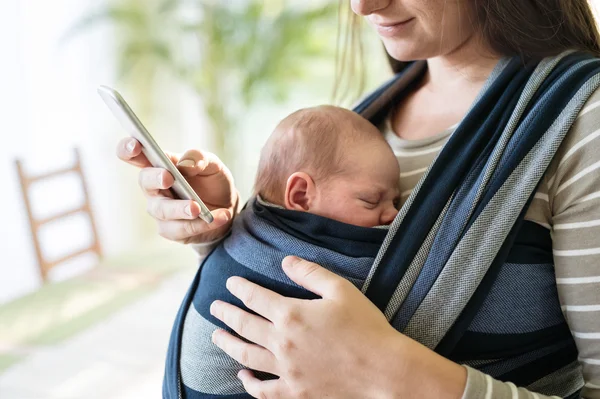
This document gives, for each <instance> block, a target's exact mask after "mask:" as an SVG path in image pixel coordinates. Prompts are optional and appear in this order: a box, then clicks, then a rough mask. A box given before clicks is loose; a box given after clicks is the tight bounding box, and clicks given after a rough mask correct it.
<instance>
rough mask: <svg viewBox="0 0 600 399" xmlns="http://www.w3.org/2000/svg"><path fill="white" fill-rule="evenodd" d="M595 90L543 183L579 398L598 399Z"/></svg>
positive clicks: (599, 154)
mask: <svg viewBox="0 0 600 399" xmlns="http://www.w3.org/2000/svg"><path fill="white" fill-rule="evenodd" d="M599 104H600V91H596V92H595V93H594V94H593V95H592V96H591V97H590V99H589V100H588V102H587V103H586V105H584V107H583V111H582V112H581V113H580V115H579V117H578V119H577V121H576V122H575V124H574V125H573V127H572V128H571V130H570V131H569V133H568V134H567V136H566V138H565V140H564V142H563V144H562V145H561V148H560V149H559V153H558V156H557V157H556V159H555V160H554V161H553V162H552V165H551V166H550V168H549V170H548V173H547V178H546V180H545V182H544V183H545V185H546V188H547V190H548V191H547V192H548V201H547V203H546V205H547V207H548V211H549V213H550V215H551V225H552V247H553V252H554V265H555V273H556V283H557V287H558V294H559V298H560V301H561V306H562V309H563V313H564V315H565V318H566V320H567V323H568V324H569V328H570V330H571V334H572V335H573V338H574V339H575V343H576V345H577V349H578V351H579V363H580V365H581V369H582V374H583V379H584V381H585V386H584V387H583V390H582V394H581V396H582V397H585V398H600V131H599V130H598V128H599V127H600V108H599V107H598V105H599Z"/></svg>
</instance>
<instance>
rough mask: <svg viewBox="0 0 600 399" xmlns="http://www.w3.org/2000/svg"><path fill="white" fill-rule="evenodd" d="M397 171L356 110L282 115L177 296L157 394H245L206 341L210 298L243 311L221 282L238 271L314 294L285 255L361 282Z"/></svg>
mask: <svg viewBox="0 0 600 399" xmlns="http://www.w3.org/2000/svg"><path fill="white" fill-rule="evenodd" d="M399 175H400V171H399V167H398V162H397V160H396V158H395V156H394V154H393V152H392V150H391V148H390V147H389V146H388V144H387V143H386V142H385V140H384V138H383V135H382V134H381V133H380V132H379V131H378V130H377V129H376V128H375V126H373V125H372V124H371V123H369V122H368V121H367V120H365V119H363V118H362V117H361V116H359V115H358V114H356V113H354V112H351V111H349V110H345V109H342V108H337V107H332V106H320V107H316V108H308V109H303V110H300V111H297V112H295V113H293V114H291V115H290V116H288V117H287V118H285V119H284V120H283V121H282V122H281V123H280V124H279V125H278V126H277V127H276V129H275V131H274V132H273V134H272V135H271V137H270V138H269V140H268V141H267V143H266V145H265V146H264V148H263V150H262V153H261V158H260V164H259V170H258V175H257V178H256V182H255V191H256V194H257V195H256V198H255V199H253V200H251V201H250V202H249V204H248V205H247V207H246V208H245V209H244V210H243V211H242V212H241V213H240V215H239V216H238V217H237V218H236V220H235V222H234V225H233V228H232V231H231V234H230V235H229V236H228V237H227V238H226V239H225V240H224V241H223V242H222V243H221V244H219V245H218V246H217V248H215V250H213V252H212V253H211V254H210V255H209V256H208V257H207V258H206V259H205V260H204V262H203V263H202V265H201V267H200V270H199V271H198V274H197V275H196V278H195V280H194V282H193V283H192V286H191V288H190V290H189V291H188V294H187V296H186V298H185V299H184V301H183V304H182V306H181V308H180V311H179V315H178V316H177V319H176V321H175V326H174V328H173V332H172V335H171V342H170V345H169V352H168V355H167V365H166V369H165V382H164V386H163V396H164V397H166V398H176V397H183V398H187V399H190V398H216V397H223V398H250V395H248V394H246V393H245V390H244V388H243V386H242V384H241V383H240V381H239V380H238V378H237V377H236V375H237V373H238V371H240V370H241V369H242V368H243V367H242V366H241V365H240V364H239V363H237V362H236V361H234V360H232V359H231V358H229V357H228V356H227V355H226V354H225V353H223V352H222V351H221V350H220V349H219V348H218V347H216V346H215V345H214V344H213V343H212V342H211V336H212V333H213V331H215V330H216V329H218V328H225V329H227V330H229V329H228V328H227V327H226V326H225V325H224V324H223V323H221V322H220V321H219V320H218V319H216V318H214V317H213V316H212V315H211V314H210V311H209V309H210V304H211V303H212V302H213V301H214V300H216V299H220V300H223V301H226V302H229V303H233V304H235V305H237V306H239V307H241V308H243V309H246V308H245V307H244V305H243V304H242V303H241V302H240V301H239V300H238V299H237V298H235V297H233V296H232V295H231V294H230V293H229V292H228V291H227V289H226V288H225V282H226V280H227V279H228V278H229V277H231V276H242V277H244V278H246V279H248V280H250V281H253V282H255V283H258V284H260V285H262V286H263V287H266V288H268V289H271V290H273V291H276V292H278V293H280V294H283V295H286V296H289V297H296V298H304V299H314V298H317V296H316V295H315V294H313V293H311V292H308V291H306V290H304V289H303V288H301V287H299V286H298V285H296V284H295V283H293V282H292V281H291V280H290V279H289V278H288V277H287V276H286V275H285V274H284V273H283V271H282V269H281V261H282V260H283V258H284V257H285V256H287V255H296V256H299V257H302V258H304V259H307V260H309V261H312V262H315V263H318V264H320V265H322V266H323V267H325V268H327V269H329V270H331V271H333V272H335V273H337V274H339V275H340V276H342V277H344V278H346V279H348V280H349V281H351V282H352V283H353V284H355V285H356V286H357V287H360V286H361V285H362V284H363V283H364V281H365V279H366V277H367V275H368V273H369V270H370V268H371V265H372V263H373V260H374V259H375V257H376V255H377V252H378V251H379V248H380V246H381V244H382V242H383V240H384V238H385V235H386V233H387V226H386V225H388V224H390V223H391V222H392V221H393V220H394V218H395V216H396V214H397V213H398V211H397V209H396V207H397V201H398V199H399V188H398V180H399ZM246 310H247V309H246ZM229 331H230V332H231V330H229ZM256 374H257V375H258V376H259V377H260V378H263V379H267V378H272V376H269V375H267V374H265V373H256Z"/></svg>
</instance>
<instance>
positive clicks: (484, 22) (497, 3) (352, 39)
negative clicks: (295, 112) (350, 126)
mask: <svg viewBox="0 0 600 399" xmlns="http://www.w3.org/2000/svg"><path fill="white" fill-rule="evenodd" d="M467 1H470V2H471V5H472V7H473V12H472V14H471V15H473V16H475V18H472V23H473V24H474V26H475V29H476V30H478V31H479V32H480V33H481V38H482V40H484V41H485V44H486V45H487V46H488V47H489V48H490V49H492V50H494V51H495V52H496V53H498V54H502V55H504V56H518V57H521V58H522V59H523V60H524V61H526V60H531V59H541V58H543V57H547V56H552V55H557V54H559V53H561V52H563V51H565V50H570V49H573V50H579V51H584V52H588V53H591V54H593V55H595V56H600V33H599V32H598V27H597V24H596V20H595V18H594V13H593V11H592V7H591V5H590V2H589V0H467ZM347 3H348V0H340V14H342V13H347V14H346V23H344V24H340V27H339V28H338V29H339V32H340V34H339V35H338V38H339V37H342V36H343V37H345V38H346V39H345V40H338V54H337V57H336V76H337V79H336V82H337V83H336V89H335V90H334V95H335V96H336V97H335V98H341V97H343V96H342V94H348V93H349V92H350V91H349V90H348V89H347V88H348V87H354V88H356V90H357V91H362V89H363V87H362V86H363V85H364V76H357V75H356V74H353V73H352V72H354V71H356V70H360V65H362V64H363V59H362V47H360V48H359V47H357V43H361V41H360V39H359V38H357V37H356V36H357V35H360V29H359V28H358V26H359V23H360V17H358V16H356V15H355V14H354V13H352V12H351V11H350V7H348V5H347ZM388 60H389V63H390V66H391V68H392V70H393V71H394V72H399V71H400V70H402V68H403V67H404V65H405V64H404V63H402V62H400V61H397V60H395V59H393V58H392V57H390V56H389V55H388ZM341 87H345V88H346V90H344V91H342V90H341V89H340V88H341Z"/></svg>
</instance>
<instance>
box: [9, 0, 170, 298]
mask: <svg viewBox="0 0 600 399" xmlns="http://www.w3.org/2000/svg"><path fill="white" fill-rule="evenodd" d="M102 3H103V2H101V1H98V0H54V1H47V0H3V1H0V49H1V53H0V54H1V55H0V57H1V64H0V88H1V92H0V93H1V94H0V137H1V138H2V144H1V145H0V181H2V182H3V186H4V187H3V194H2V196H1V197H0V198H1V199H0V204H1V205H2V208H1V209H2V214H3V217H2V221H1V222H0V303H1V302H3V301H7V300H9V299H11V298H14V297H16V296H19V295H22V294H24V293H26V292H29V291H31V290H34V289H35V288H36V287H38V286H39V284H40V279H39V273H38V270H37V263H36V260H35V258H34V252H33V247H32V243H31V239H30V232H29V227H28V224H27V221H26V217H25V213H24V207H23V203H22V199H21V193H20V189H19V186H18V183H17V179H16V170H15V168H14V159H15V158H17V157H18V158H22V159H23V160H24V162H25V164H26V166H27V167H29V169H30V171H31V172H32V173H34V172H38V171H44V170H49V169H54V168H56V167H59V166H61V165H68V164H69V163H70V161H71V159H72V152H71V149H72V148H73V147H75V146H77V147H79V148H80V149H81V152H82V157H83V165H84V168H85V172H86V174H87V180H88V183H89V187H90V194H91V198H92V206H93V208H94V210H95V214H96V219H97V223H98V227H99V230H100V232H99V233H100V238H101V242H102V245H103V248H104V250H105V253H106V254H107V255H109V256H110V255H112V254H116V253H119V252H120V251H122V250H126V249H128V248H131V247H134V246H135V245H137V244H138V243H139V242H140V241H142V240H144V239H145V238H147V237H154V236H155V230H154V227H153V224H152V223H151V221H150V219H149V218H148V217H147V215H146V214H145V208H144V207H145V204H144V202H143V200H142V196H141V193H140V191H139V190H138V189H137V178H136V174H135V170H133V168H129V167H127V166H125V165H122V164H121V163H120V162H118V161H117V159H116V157H115V156H114V151H115V144H116V142H117V140H118V139H119V138H120V137H121V136H122V132H121V129H120V128H119V126H118V125H117V124H116V122H114V121H113V120H112V117H111V116H110V114H109V113H108V111H107V109H106V108H105V106H104V104H103V103H101V101H100V99H99V97H98V96H97V94H96V91H95V89H96V87H97V86H98V85H99V84H112V85H117V86H118V82H116V79H115V76H114V72H113V65H114V59H113V57H112V54H111V49H112V47H111V42H112V40H111V33H112V32H111V31H110V30H109V29H107V28H98V29H94V30H93V31H91V32H89V33H86V34H83V35H81V36H78V37H75V38H73V39H72V40H69V41H67V42H66V43H63V44H60V39H61V38H62V37H63V35H64V34H65V32H66V31H67V30H68V28H69V27H71V26H72V25H73V24H74V22H75V21H76V20H77V19H78V18H79V17H80V16H81V15H82V14H85V13H88V12H89V11H90V10H91V9H93V7H100V6H101V5H102ZM176 90H178V89H177V88H176V87H175V88H174V91H176ZM175 97H177V96H175ZM164 117H170V114H169V113H168V112H167V113H166V115H164ZM174 119H175V120H177V118H174ZM166 124H167V123H163V125H166ZM150 125H151V126H152V125H153V122H152V121H150ZM172 128H173V130H174V134H177V135H179V130H180V129H179V128H178V127H177V126H172ZM33 194H34V196H35V199H36V200H37V202H38V205H39V206H38V207H37V208H36V209H37V210H38V211H39V212H40V213H41V214H44V213H46V214H48V213H50V212H53V211H56V210H60V209H66V208H68V207H70V206H72V205H76V204H77V203H78V201H79V200H80V199H81V191H80V190H79V187H78V186H77V185H76V184H75V181H74V180H71V181H70V180H69V179H68V178H67V179H63V180H62V181H55V182H53V183H52V185H49V186H46V187H43V186H40V187H38V188H37V189H36V190H34V192H33ZM82 222H85V220H83V219H81V220H76V219H73V220H71V221H68V222H66V223H63V224H60V225H58V224H57V225H53V226H50V227H48V228H47V229H46V230H45V231H44V235H43V239H44V241H43V248H45V249H46V250H47V253H48V254H49V255H51V256H56V257H58V256H60V255H61V254H62V253H64V251H66V250H69V249H73V248H76V247H81V246H84V245H86V244H87V243H89V240H90V237H89V236H88V235H85V234H81V230H78V228H80V227H85V226H81V224H82ZM92 263H93V259H87V260H85V259H82V260H79V261H77V262H74V265H71V266H70V267H74V268H81V267H86V266H89V265H91V264H92ZM63 269H64V268H63ZM64 273H67V274H68V273H69V271H68V270H63V274H64ZM59 274H60V273H59Z"/></svg>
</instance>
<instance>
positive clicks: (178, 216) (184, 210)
mask: <svg viewBox="0 0 600 399" xmlns="http://www.w3.org/2000/svg"><path fill="white" fill-rule="evenodd" d="M146 210H147V211H148V213H149V214H150V216H152V217H153V218H155V219H157V220H194V219H197V218H198V215H200V205H198V204H197V203H196V202H194V201H190V200H176V199H171V198H167V197H160V196H156V197H149V198H148V205H147V209H146Z"/></svg>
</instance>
